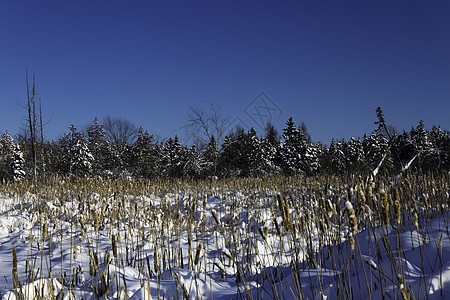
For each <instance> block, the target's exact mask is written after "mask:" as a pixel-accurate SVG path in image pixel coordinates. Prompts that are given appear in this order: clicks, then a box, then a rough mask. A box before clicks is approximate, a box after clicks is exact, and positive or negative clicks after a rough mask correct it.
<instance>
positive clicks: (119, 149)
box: [0, 109, 450, 180]
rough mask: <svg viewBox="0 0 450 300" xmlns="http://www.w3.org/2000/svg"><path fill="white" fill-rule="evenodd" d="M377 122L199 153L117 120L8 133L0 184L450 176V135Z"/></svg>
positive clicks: (201, 147)
mask: <svg viewBox="0 0 450 300" xmlns="http://www.w3.org/2000/svg"><path fill="white" fill-rule="evenodd" d="M377 117H378V121H377V122H375V123H376V124H378V127H377V128H375V129H374V131H373V132H372V133H370V134H366V135H364V136H363V138H351V139H349V140H347V141H345V140H342V139H341V140H339V139H333V140H332V141H331V144H330V145H329V146H326V145H324V144H323V143H320V142H318V143H313V142H311V139H310V136H309V134H308V132H307V129H306V126H305V125H304V124H302V125H301V126H296V124H295V121H294V120H293V119H292V118H290V119H289V120H288V121H287V122H286V127H285V128H283V130H282V132H281V134H280V133H279V132H278V131H277V130H276V129H275V128H274V126H273V125H272V124H270V123H268V124H267V126H266V128H265V130H264V132H263V134H262V135H261V136H258V134H257V132H256V130H255V129H254V128H251V129H250V130H245V129H244V128H240V127H236V128H234V130H232V131H231V132H228V134H227V135H225V137H224V138H223V142H221V143H219V142H218V140H217V139H216V137H215V136H214V135H213V134H210V135H209V138H208V140H205V141H204V142H203V143H197V145H195V146H187V145H185V144H182V143H181V142H180V140H179V138H178V137H177V136H175V137H173V138H169V139H167V140H164V141H156V140H155V138H154V136H153V135H151V134H149V133H148V131H146V130H144V129H143V128H142V127H140V128H139V129H137V128H135V127H134V125H133V124H132V123H131V122H128V121H126V120H123V119H117V118H116V119H114V118H112V119H111V118H109V117H108V118H106V119H105V120H104V121H103V123H100V122H99V121H98V119H97V118H95V120H94V121H93V123H92V124H91V125H90V126H88V127H87V128H86V129H85V130H78V129H77V128H76V127H75V126H74V125H71V126H70V127H69V130H68V132H66V133H65V134H64V135H63V136H62V137H61V138H60V139H59V140H58V141H43V140H41V141H39V140H33V139H31V138H30V136H29V135H28V136H27V135H22V136H19V137H17V138H16V140H14V139H13V137H12V136H11V135H10V134H9V133H8V131H6V132H4V133H3V134H2V136H1V138H0V179H1V180H21V179H22V178H30V179H31V178H34V174H35V173H34V172H36V176H37V177H45V176H49V175H51V174H59V175H79V176H102V177H110V178H118V177H124V176H126V177H128V176H130V177H137V178H155V177H159V176H163V177H174V178H178V177H192V178H225V177H249V176H253V177H257V176H280V175H283V176H290V175H304V176H315V175H323V174H328V175H330V174H339V175H345V174H365V173H367V172H370V171H373V170H377V172H379V171H381V172H383V171H390V172H392V171H393V172H399V171H401V170H402V169H405V168H412V169H414V170H416V171H421V172H426V171H429V170H434V169H437V168H439V169H443V170H450V133H449V131H448V130H442V129H441V128H440V127H436V126H433V127H432V129H431V130H427V129H426V128H425V126H424V124H423V122H422V121H421V122H419V124H418V125H417V126H416V127H413V128H411V130H410V131H403V133H401V134H396V133H395V132H390V130H389V128H388V127H387V126H386V124H385V122H384V118H383V115H382V112H381V109H379V110H377ZM120 122H122V123H120ZM118 123H119V124H118ZM105 125H106V129H105ZM114 126H117V128H115V127H114ZM36 153H40V155H36Z"/></svg>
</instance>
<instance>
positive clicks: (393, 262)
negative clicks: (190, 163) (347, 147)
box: [0, 174, 450, 299]
mask: <svg viewBox="0 0 450 300" xmlns="http://www.w3.org/2000/svg"><path fill="white" fill-rule="evenodd" d="M1 193H2V195H0V292H1V297H2V299H19V298H20V299H36V298H43V299H54V298H56V299H81V298H83V299H98V298H107V299H158V298H160V299H161V298H165V299H200V298H201V299H272V298H274V299H275V298H279V299H296V298H299V297H303V298H304V299H312V298H325V299H345V298H348V299H351V298H353V299H359V298H362V299H370V298H372V299H378V298H381V297H383V296H384V297H386V298H398V299H401V298H413V296H414V298H415V299H422V298H426V297H428V298H429V299H445V295H446V293H448V292H449V291H450V284H449V283H448V282H450V261H449V257H450V237H449V232H448V204H449V199H450V198H449V178H448V174H433V175H429V176H417V175H414V174H404V175H402V176H400V177H398V176H397V177H395V182H394V177H393V178H388V177H387V178H384V177H380V178H376V179H374V180H371V179H369V178H338V177H331V178H315V179H305V178H296V177H292V178H270V179H269V178H267V179H241V180H237V179H233V180H224V181H216V182H210V181H205V182H202V181H196V182H193V181H187V180H186V181H185V180H178V181H175V180H156V181H152V182H150V181H148V182H147V181H138V180H134V181H131V180H123V181H107V180H100V179H87V178H69V179H62V178H57V177H54V178H51V179H49V180H48V181H47V182H45V183H42V184H41V185H40V186H39V188H38V189H37V190H34V188H33V187H32V186H30V185H28V184H27V183H26V182H22V183H10V184H3V186H2V189H1ZM416 224H417V225H418V226H416ZM14 253H15V254H14Z"/></svg>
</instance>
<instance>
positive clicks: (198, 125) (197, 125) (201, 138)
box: [182, 103, 229, 150]
mask: <svg viewBox="0 0 450 300" xmlns="http://www.w3.org/2000/svg"><path fill="white" fill-rule="evenodd" d="M228 121H229V119H228V118H227V117H223V116H222V115H221V114H220V106H219V105H217V104H213V103H210V111H208V112H205V111H204V110H202V109H199V108H193V107H190V108H189V112H188V115H187V117H186V123H185V125H184V126H183V127H182V128H183V129H184V130H185V134H186V137H187V139H188V140H191V141H192V142H193V143H194V144H195V145H196V147H197V149H199V150H201V149H202V148H204V147H205V146H206V145H208V144H209V142H210V141H211V138H212V137H213V136H214V137H215V139H216V142H217V144H218V145H220V144H222V142H223V139H224V137H225V129H226V125H227V123H228Z"/></svg>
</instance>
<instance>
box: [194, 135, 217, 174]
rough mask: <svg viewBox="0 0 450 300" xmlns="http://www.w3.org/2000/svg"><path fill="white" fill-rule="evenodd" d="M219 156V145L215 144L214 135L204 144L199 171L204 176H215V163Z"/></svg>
mask: <svg viewBox="0 0 450 300" xmlns="http://www.w3.org/2000/svg"><path fill="white" fill-rule="evenodd" d="M218 158H219V147H218V145H217V142H216V139H215V137H214V135H212V136H211V139H210V141H209V143H208V145H207V146H206V148H205V150H203V152H202V153H201V158H200V159H201V160H200V161H199V163H200V162H201V169H202V170H201V173H202V174H203V175H204V176H205V177H210V176H217V163H218Z"/></svg>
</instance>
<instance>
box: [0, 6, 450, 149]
mask: <svg viewBox="0 0 450 300" xmlns="http://www.w3.org/2000/svg"><path fill="white" fill-rule="evenodd" d="M26 68H28V72H29V73H30V74H31V73H33V72H35V73H36V79H37V90H38V92H39V94H40V95H39V96H40V97H41V99H42V106H43V110H44V119H46V120H48V119H49V118H50V117H51V121H50V123H49V124H48V125H47V126H46V135H47V137H48V138H49V139H56V138H58V137H59V136H60V135H61V134H62V133H63V132H66V131H67V127H69V126H70V124H72V123H73V124H74V125H75V126H78V127H83V126H85V125H87V124H90V123H91V122H92V120H93V119H94V117H95V116H98V117H99V118H100V119H101V118H102V117H103V116H106V115H111V116H120V117H123V118H125V119H128V120H130V121H132V122H134V123H135V124H136V125H138V126H139V125H142V126H143V127H144V128H145V129H147V130H148V131H149V132H150V133H153V134H155V135H159V136H162V137H171V136H174V135H175V134H178V135H181V136H182V135H183V132H182V131H181V130H179V128H180V127H181V126H182V125H183V124H184V122H185V118H186V114H187V111H188V108H189V107H190V106H193V107H199V108H204V109H207V108H208V107H209V103H210V102H212V103H216V104H219V105H221V107H222V113H223V114H224V115H227V116H229V117H230V118H231V119H235V118H237V120H241V121H242V122H243V123H244V125H247V126H255V127H256V129H257V131H258V132H259V133H262V129H260V128H259V127H258V124H257V123H258V122H257V121H255V120H258V118H256V119H254V120H252V119H251V118H250V117H249V115H248V114H246V112H250V111H251V110H252V109H254V108H255V106H259V107H260V106H261V105H260V104H258V101H260V100H258V99H256V101H255V102H252V101H253V100H254V99H255V97H257V95H258V94H259V93H260V92H261V91H264V92H265V93H266V94H267V95H268V96H269V97H270V101H269V102H267V101H266V103H267V104H268V106H272V107H275V108H276V109H278V110H272V111H270V112H271V113H272V115H271V118H272V122H273V123H274V124H275V125H276V127H277V128H278V129H279V130H280V131H281V129H282V128H283V127H284V124H285V122H286V121H287V119H288V118H289V117H291V116H292V117H293V118H294V120H295V121H296V122H297V124H300V123H301V122H302V121H303V122H305V123H306V125H307V126H308V129H309V132H310V134H311V136H312V139H313V140H314V141H323V142H325V143H327V144H329V142H330V140H331V139H332V138H345V139H348V138H350V137H351V136H356V137H357V136H362V135H363V134H364V133H371V132H372V130H373V129H374V128H375V125H374V121H375V120H376V117H375V109H376V107H377V106H381V107H382V109H383V110H384V112H385V116H386V119H387V121H388V122H389V123H391V124H392V125H394V126H395V127H396V128H398V129H399V130H402V129H406V130H409V129H410V128H411V127H412V126H416V125H417V124H418V122H419V120H421V119H422V120H424V122H425V125H426V126H427V127H428V128H431V126H432V125H441V127H442V128H444V129H450V2H448V1H412V0H407V1H406V0H405V1H315V0H314V1H313V0H310V1H218V0H208V1H162V0H161V1H87V0H77V1H60V0H58V1H56V0H55V1H46V0H42V1H36V0H33V1H31V0H29V1H22V0H1V1H0V104H1V105H0V130H1V132H4V130H5V129H9V131H10V132H12V133H17V132H18V130H19V128H20V126H21V125H20V124H21V123H22V122H23V120H22V119H23V117H24V116H25V109H24V108H22V107H21V106H20V105H19V104H20V103H21V104H24V103H25V100H26V86H25V69H26ZM18 103H19V104H18ZM246 108H247V110H246ZM260 112H261V113H263V112H265V113H264V114H265V115H266V116H269V114H268V112H269V111H267V110H264V108H261V107H260ZM266 118H268V117H266ZM259 119H261V118H259Z"/></svg>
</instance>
